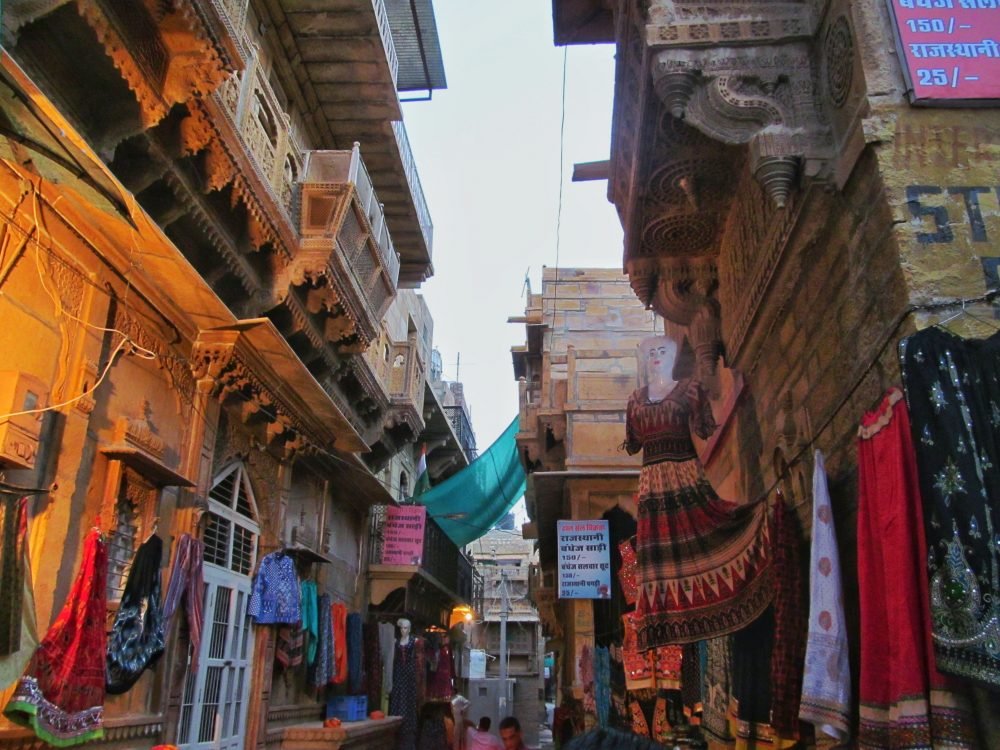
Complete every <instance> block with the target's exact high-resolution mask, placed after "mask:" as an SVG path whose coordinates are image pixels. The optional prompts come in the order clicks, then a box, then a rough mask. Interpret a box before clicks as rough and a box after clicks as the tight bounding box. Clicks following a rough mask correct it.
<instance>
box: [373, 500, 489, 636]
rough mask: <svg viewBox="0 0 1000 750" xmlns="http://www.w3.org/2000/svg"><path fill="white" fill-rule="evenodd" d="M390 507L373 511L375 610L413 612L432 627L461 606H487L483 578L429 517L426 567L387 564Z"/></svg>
mask: <svg viewBox="0 0 1000 750" xmlns="http://www.w3.org/2000/svg"><path fill="white" fill-rule="evenodd" d="M388 507H389V506H385V505H376V506H373V507H372V509H371V521H370V526H369V537H368V541H369V544H368V563H369V565H368V576H369V579H370V580H369V589H368V590H369V597H370V598H369V601H370V602H371V605H372V607H373V608H375V609H377V610H379V611H381V612H382V613H383V614H386V615H388V614H403V613H413V614H417V615H419V616H420V617H421V618H422V619H424V620H426V621H428V622H441V623H445V624H446V623H447V615H448V613H449V612H450V611H451V609H452V608H453V607H455V606H456V605H458V604H470V605H473V607H475V606H476V603H477V601H480V602H481V598H482V590H483V582H482V576H481V575H480V574H479V573H477V572H476V570H475V568H473V566H472V563H471V562H470V560H469V558H468V557H467V556H466V555H465V553H464V552H463V550H461V549H459V548H458V546H457V545H456V544H455V543H454V542H453V541H451V539H449V538H448V536H447V535H446V534H445V533H444V532H443V531H442V530H441V527H440V526H438V525H437V523H436V522H435V521H434V519H433V518H431V517H430V516H429V515H428V517H427V519H426V522H425V525H424V543H423V552H422V557H421V560H420V564H419V565H390V564H385V563H383V562H382V560H383V554H382V553H383V549H384V543H385V533H384V532H385V527H386V517H387V513H388ZM477 611H478V610H477Z"/></svg>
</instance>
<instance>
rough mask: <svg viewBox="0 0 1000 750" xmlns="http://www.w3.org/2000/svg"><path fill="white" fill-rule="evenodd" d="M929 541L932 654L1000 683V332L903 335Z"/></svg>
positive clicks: (944, 664)
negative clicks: (967, 335) (979, 335)
mask: <svg viewBox="0 0 1000 750" xmlns="http://www.w3.org/2000/svg"><path fill="white" fill-rule="evenodd" d="M901 354H902V366H903V382H904V384H905V386H906V395H907V403H908V404H909V409H910V415H911V418H912V426H911V430H912V433H911V434H912V437H913V444H914V448H915V449H916V454H917V476H918V478H919V482H920V494H921V497H922V499H923V510H924V514H923V519H924V530H925V531H926V535H927V540H928V544H929V549H928V553H929V555H930V556H929V557H928V558H927V560H928V564H929V566H930V581H929V586H930V609H931V627H932V628H933V634H934V655H935V658H936V662H937V667H938V669H940V670H941V671H943V672H949V673H951V674H955V675H959V676H961V677H965V678H968V679H971V680H975V681H977V682H979V683H981V684H983V685H986V686H988V687H991V688H992V689H993V690H997V689H1000V545H998V540H1000V502H998V499H1000V332H998V333H996V334H994V335H993V336H991V337H990V338H988V339H984V340H978V339H963V338H961V337H960V336H956V335H955V334H953V333H951V332H950V331H946V330H943V329H941V328H938V327H936V326H935V327H931V328H927V329H924V330H922V331H919V332H918V333H915V334H913V335H912V336H910V337H909V338H908V339H905V340H904V341H903V342H902V344H901Z"/></svg>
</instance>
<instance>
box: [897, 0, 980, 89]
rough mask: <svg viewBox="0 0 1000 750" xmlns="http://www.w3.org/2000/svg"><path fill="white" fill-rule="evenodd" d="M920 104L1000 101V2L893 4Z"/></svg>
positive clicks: (903, 0) (914, 0)
mask: <svg viewBox="0 0 1000 750" xmlns="http://www.w3.org/2000/svg"><path fill="white" fill-rule="evenodd" d="M888 2H889V7H890V8H891V9H892V16H893V20H894V24H895V27H896V39H897V42H898V46H899V51H900V53H901V55H902V60H903V63H904V65H903V68H904V71H905V73H906V77H907V84H908V85H909V87H910V100H911V102H913V103H914V104H929V105H932V104H937V105H948V104H951V105H959V104H973V103H986V102H987V101H988V100H997V99H1000V0H888Z"/></svg>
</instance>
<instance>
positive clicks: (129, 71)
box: [76, 0, 236, 127]
mask: <svg viewBox="0 0 1000 750" xmlns="http://www.w3.org/2000/svg"><path fill="white" fill-rule="evenodd" d="M76 5H77V10H78V11H79V13H80V15H81V16H82V17H83V18H84V20H85V21H86V22H87V24H88V25H89V26H90V27H91V28H92V29H93V30H94V33H95V34H96V35H97V38H98V40H99V41H100V42H101V44H102V45H103V46H104V49H105V52H106V54H107V55H108V57H110V58H111V60H112V62H113V63H114V65H115V67H116V68H117V69H118V71H119V73H120V74H121V76H122V78H123V79H124V80H125V82H126V83H127V84H128V86H129V88H130V89H131V90H132V92H133V93H134V94H135V97H136V100H137V101H138V102H139V106H140V111H141V117H142V120H143V124H144V125H145V126H146V127H153V126H154V125H156V124H157V123H158V122H159V121H160V120H162V119H163V118H164V117H165V116H166V114H167V112H169V111H170V108H171V107H172V106H173V105H174V104H177V103H181V102H185V101H188V100H189V99H192V98H196V97H198V96H203V95H206V94H209V93H211V92H212V91H213V90H214V89H215V88H216V87H217V86H218V85H219V84H220V83H222V81H223V80H224V79H225V77H226V75H227V74H228V73H229V72H230V71H231V70H232V69H233V67H234V65H235V63H236V61H235V60H233V59H231V58H230V56H229V53H228V51H227V50H226V47H225V45H224V44H223V43H222V40H220V39H218V38H216V37H215V36H214V34H213V33H212V31H211V28H210V26H211V24H210V23H208V22H206V19H205V18H203V17H202V15H201V10H200V9H199V8H197V7H196V6H197V5H198V3H190V2H181V3H152V2H147V3H140V2H136V3H135V5H136V6H137V7H135V8H132V9H131V11H130V16H129V21H128V22H123V20H122V19H112V18H110V17H109V16H108V12H109V10H110V12H112V13H114V12H115V8H116V6H115V4H111V5H110V6H108V9H106V8H105V7H104V6H102V4H100V3H96V2H93V0H77V3H76ZM150 6H152V7H151V8H150ZM123 34H131V35H134V37H135V38H129V39H126V38H124V37H123ZM148 50H155V60H154V61H153V62H155V65H154V64H151V61H150V60H149V59H146V57H142V53H143V52H144V51H148ZM147 57H148V55H147Z"/></svg>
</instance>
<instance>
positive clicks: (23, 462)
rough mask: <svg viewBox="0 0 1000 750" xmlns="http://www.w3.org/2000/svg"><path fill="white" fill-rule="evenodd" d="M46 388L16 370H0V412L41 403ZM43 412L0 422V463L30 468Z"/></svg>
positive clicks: (23, 409) (1, 464)
mask: <svg viewBox="0 0 1000 750" xmlns="http://www.w3.org/2000/svg"><path fill="white" fill-rule="evenodd" d="M47 396H48V389H47V388H46V387H45V385H44V384H43V383H42V381H41V380H39V379H38V378H35V377H32V376H31V375H27V374H25V373H23V372H20V371H16V370H7V371H5V372H0V414H15V413H16V412H21V411H31V410H34V409H40V408H42V407H43V406H45V401H46V397H47ZM43 416H44V413H43V412H37V413H33V414H20V415H18V416H12V417H10V418H9V419H6V420H4V421H3V423H2V424H0V467H5V468H10V469H33V468H35V457H36V456H37V454H38V438H39V435H40V434H41V431H42V417H43Z"/></svg>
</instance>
